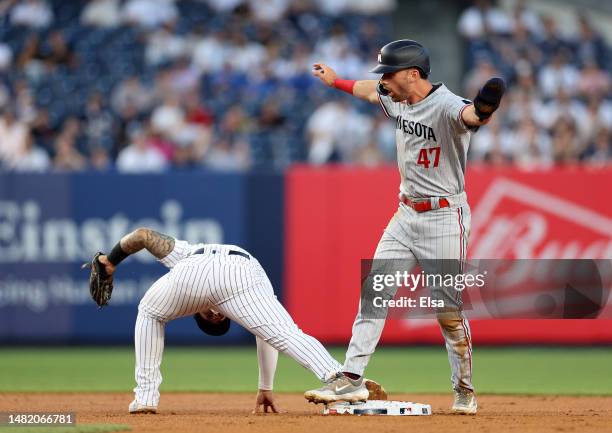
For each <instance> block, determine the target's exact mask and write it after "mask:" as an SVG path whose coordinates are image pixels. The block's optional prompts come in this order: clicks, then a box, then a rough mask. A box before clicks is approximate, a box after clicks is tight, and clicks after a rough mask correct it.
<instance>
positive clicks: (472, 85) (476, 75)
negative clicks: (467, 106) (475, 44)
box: [463, 56, 499, 97]
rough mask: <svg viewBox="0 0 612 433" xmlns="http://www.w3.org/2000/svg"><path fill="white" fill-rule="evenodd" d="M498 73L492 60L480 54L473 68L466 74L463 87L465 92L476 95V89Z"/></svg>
mask: <svg viewBox="0 0 612 433" xmlns="http://www.w3.org/2000/svg"><path fill="white" fill-rule="evenodd" d="M497 75H499V71H498V70H497V68H495V66H494V65H493V62H492V61H491V59H489V58H488V57H484V56H481V57H480V58H479V59H478V61H477V63H476V66H475V67H474V69H472V70H471V71H469V72H468V73H467V74H466V77H465V82H464V85H463V88H464V89H465V94H466V95H470V97H473V96H471V95H474V96H475V95H476V94H477V93H478V90H479V89H480V88H481V87H482V86H483V85H484V84H485V83H486V82H487V80H488V79H489V78H491V77H494V76H497Z"/></svg>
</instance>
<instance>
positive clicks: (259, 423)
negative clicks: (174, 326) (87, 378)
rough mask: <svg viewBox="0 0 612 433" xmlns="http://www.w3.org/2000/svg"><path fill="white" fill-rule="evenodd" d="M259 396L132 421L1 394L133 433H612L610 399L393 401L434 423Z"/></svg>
mask: <svg viewBox="0 0 612 433" xmlns="http://www.w3.org/2000/svg"><path fill="white" fill-rule="evenodd" d="M254 396H255V395H254V394H232V393H227V394H212V393H165V394H162V401H161V405H160V407H159V412H158V413H157V414H156V415H129V414H128V413H127V406H128V404H129V403H130V401H131V400H132V394H129V393H2V394H0V412H15V411H28V412H46V411H57V412H61V411H64V412H76V417H77V418H76V419H77V424H105V423H108V424H125V425H130V426H131V427H132V431H133V432H143V433H144V432H159V433H161V432H164V433H166V432H184V433H191V432H236V433H238V432H251V433H281V432H282V433H286V432H288V431H289V432H291V433H311V432H317V433H325V432H338V431H344V432H350V431H375V432H381V431H384V432H398V433H399V432H402V433H403V432H407V431H411V432H419V433H428V432H440V433H442V432H445V433H446V432H449V431H453V432H455V433H461V432H466V433H467V432H470V433H478V432H483V433H484V432H520V433H528V432H580V433H588V432H612V397H568V396H562V397H561V396H495V395H481V396H479V400H478V403H479V406H480V407H479V413H478V415H475V416H460V415H452V414H450V412H449V407H450V404H451V396H450V395H425V394H417V395H398V394H396V395H391V396H390V398H392V399H394V400H405V401H414V402H418V403H428V404H431V406H432V410H433V415H432V416H414V417H408V416H407V417H391V416H350V415H336V416H333V415H332V416H324V415H321V411H322V409H323V406H321V405H318V406H315V405H313V404H309V403H307V402H306V401H305V400H304V399H303V397H302V396H301V395H298V394H278V395H277V400H278V403H279V406H280V407H281V408H282V409H284V410H287V413H282V414H278V415H277V414H267V415H253V414H251V411H252V409H253V405H254V400H255V399H254Z"/></svg>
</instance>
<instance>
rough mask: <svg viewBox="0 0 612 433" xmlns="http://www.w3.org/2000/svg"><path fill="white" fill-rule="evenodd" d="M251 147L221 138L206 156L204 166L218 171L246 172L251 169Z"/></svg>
mask: <svg viewBox="0 0 612 433" xmlns="http://www.w3.org/2000/svg"><path fill="white" fill-rule="evenodd" d="M249 164H250V160H249V147H248V143H246V142H243V141H237V142H232V141H231V140H230V138H229V137H227V136H226V137H221V138H220V139H219V140H218V141H217V142H216V143H215V144H214V145H213V146H212V149H211V150H210V151H209V152H208V153H207V154H206V157H205V160H204V165H205V166H206V167H207V168H210V169H212V170H216V171H244V170H246V169H248V168H249Z"/></svg>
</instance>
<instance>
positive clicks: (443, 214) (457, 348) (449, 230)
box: [343, 204, 473, 390]
mask: <svg viewBox="0 0 612 433" xmlns="http://www.w3.org/2000/svg"><path fill="white" fill-rule="evenodd" d="M470 221H471V214H470V208H469V206H468V205H467V204H464V205H462V206H460V207H457V208H442V209H437V210H432V211H428V212H423V213H418V212H416V211H414V210H413V209H412V208H410V207H408V206H406V205H404V204H400V208H399V209H398V210H397V212H396V213H395V215H394V216H393V218H392V219H391V221H390V222H389V224H388V226H387V228H386V229H385V231H384V233H383V236H382V238H381V240H380V242H379V243H378V247H377V248H376V252H375V254H374V259H375V260H377V259H398V260H393V261H391V260H388V261H387V262H381V263H398V262H400V261H401V264H402V265H403V268H402V270H403V269H410V268H413V267H414V266H415V265H416V264H421V265H422V267H423V268H426V267H428V268H430V269H428V270H427V272H428V273H443V274H449V273H459V272H462V267H463V263H464V261H465V257H466V248H467V241H468V237H469V233H470ZM438 259H452V260H442V261H437V260H438ZM449 263H455V264H456V266H453V265H449ZM373 266H374V265H373ZM391 266H393V265H392V264H391ZM432 267H433V269H432ZM436 268H437V269H436ZM395 270H396V269H385V272H388V271H395ZM377 271H380V270H377ZM384 290H387V291H389V292H388V293H386V296H385V297H386V298H391V299H392V298H393V297H394V296H395V293H396V291H397V287H389V288H386V289H384ZM441 290H442V292H443V293H442V294H441V295H442V299H444V300H445V305H448V304H449V303H450V304H451V306H453V307H455V308H453V309H452V310H454V311H450V312H449V311H447V312H444V313H441V312H439V313H438V314H437V318H438V323H439V325H440V329H441V331H442V335H443V336H444V340H445V344H446V350H447V353H448V359H449V363H450V367H451V373H452V374H451V381H452V384H453V388H455V389H459V388H463V389H469V390H473V386H472V340H471V334H470V326H469V323H468V320H467V318H466V317H465V314H464V313H463V311H462V309H461V308H460V307H461V292H459V291H457V290H454V288H450V289H441ZM438 299H440V298H438ZM365 316H366V317H364V315H363V314H362V308H361V305H360V307H359V311H358V313H357V317H356V318H355V322H354V324H353V335H352V338H351V342H350V344H349V347H348V350H347V353H346V361H345V363H344V366H343V371H347V372H352V373H356V374H359V375H363V372H364V370H365V368H366V366H367V365H368V362H369V361H370V357H371V355H372V354H373V353H374V351H375V349H376V345H377V344H378V340H379V339H380V335H381V333H382V330H383V327H384V325H385V320H384V319H372V318H368V317H367V314H366V315H365ZM384 317H386V312H385V314H384Z"/></svg>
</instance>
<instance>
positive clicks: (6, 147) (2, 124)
mask: <svg viewBox="0 0 612 433" xmlns="http://www.w3.org/2000/svg"><path fill="white" fill-rule="evenodd" d="M28 135H29V132H28V127H27V125H26V124H25V123H23V122H21V121H20V120H19V119H18V118H17V117H16V116H15V113H14V112H13V111H12V109H10V108H5V109H4V111H3V113H2V115H1V116H0V161H2V162H4V164H5V165H7V166H9V167H12V166H14V165H15V164H16V163H17V161H18V160H19V159H20V158H22V157H23V155H24V154H25V153H26V150H27V149H26V147H27V142H28Z"/></svg>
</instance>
